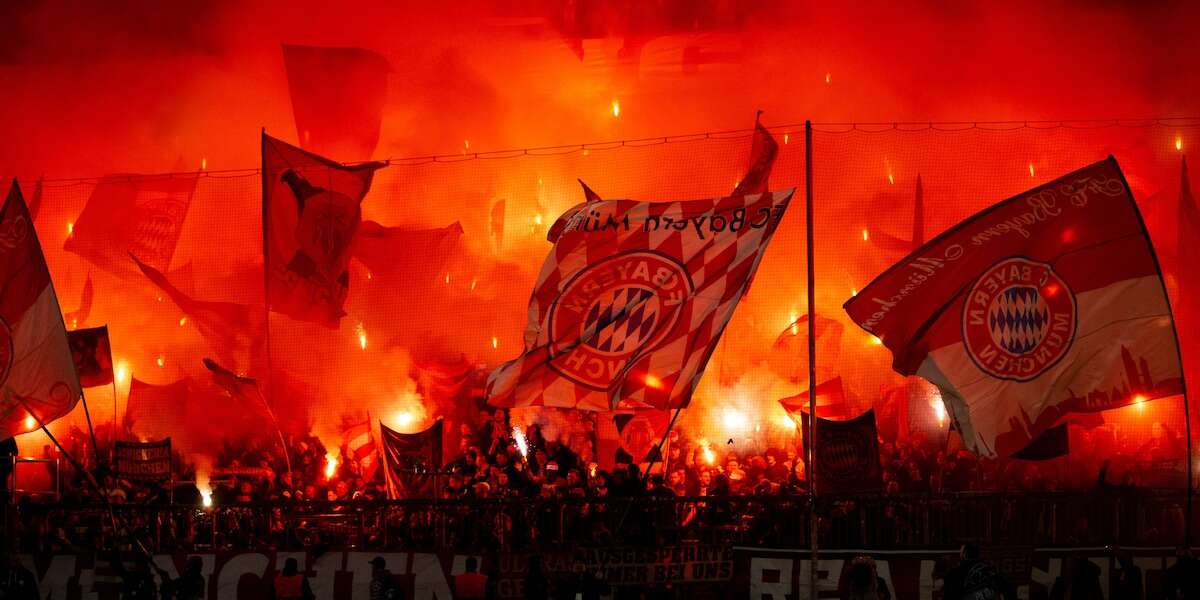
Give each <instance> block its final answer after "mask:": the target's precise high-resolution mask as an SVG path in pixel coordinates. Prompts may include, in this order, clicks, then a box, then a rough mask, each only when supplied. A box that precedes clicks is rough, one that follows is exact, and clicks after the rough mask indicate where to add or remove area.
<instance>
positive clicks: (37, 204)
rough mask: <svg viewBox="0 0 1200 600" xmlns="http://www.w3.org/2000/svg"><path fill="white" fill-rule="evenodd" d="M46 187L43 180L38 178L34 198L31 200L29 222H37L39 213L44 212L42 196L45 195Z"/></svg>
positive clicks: (34, 186) (34, 187) (34, 188)
mask: <svg viewBox="0 0 1200 600" xmlns="http://www.w3.org/2000/svg"><path fill="white" fill-rule="evenodd" d="M45 187H46V186H45V185H43V183H42V178H41V177H38V180H37V183H35V184H34V185H33V197H31V198H30V199H29V222H30V223H35V222H37V218H38V212H39V211H41V210H42V196H43V195H44V194H45V191H46V190H45Z"/></svg>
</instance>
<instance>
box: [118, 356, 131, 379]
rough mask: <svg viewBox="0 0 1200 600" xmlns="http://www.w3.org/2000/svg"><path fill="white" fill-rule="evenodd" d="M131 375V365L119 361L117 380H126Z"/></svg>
mask: <svg viewBox="0 0 1200 600" xmlns="http://www.w3.org/2000/svg"><path fill="white" fill-rule="evenodd" d="M128 376H129V365H128V364H127V363H126V362H125V361H123V360H122V361H118V362H117V381H124V380H125V378H126V377H128Z"/></svg>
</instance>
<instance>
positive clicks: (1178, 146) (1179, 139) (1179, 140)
mask: <svg viewBox="0 0 1200 600" xmlns="http://www.w3.org/2000/svg"><path fill="white" fill-rule="evenodd" d="M1175 150H1176V151H1177V152H1183V136H1182V135H1177V136H1175Z"/></svg>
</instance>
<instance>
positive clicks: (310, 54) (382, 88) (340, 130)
mask: <svg viewBox="0 0 1200 600" xmlns="http://www.w3.org/2000/svg"><path fill="white" fill-rule="evenodd" d="M283 64H284V68H285V69H286V70H287V80H288V90H289V91H290V92H291V97H292V114H293V115H294V116H295V118H296V133H297V135H299V139H300V146H301V147H303V148H305V149H307V150H310V151H312V152H317V153H320V154H326V155H333V156H345V157H347V158H349V159H351V160H367V159H370V158H371V155H372V154H373V153H374V152H375V146H376V145H377V144H378V143H379V126H380V123H381V122H382V121H383V105H384V102H385V101H386V100H387V83H388V72H389V71H390V70H391V67H390V66H389V65H388V61H387V59H386V58H384V57H383V56H381V55H379V54H378V53H376V52H372V51H371V50H365V49H363V48H320V47H315V46H294V45H290V44H284V45H283Z"/></svg>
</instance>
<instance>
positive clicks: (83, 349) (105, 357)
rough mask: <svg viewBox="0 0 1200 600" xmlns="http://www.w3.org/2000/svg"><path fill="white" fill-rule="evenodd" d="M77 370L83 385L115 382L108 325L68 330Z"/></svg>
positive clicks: (95, 385)
mask: <svg viewBox="0 0 1200 600" xmlns="http://www.w3.org/2000/svg"><path fill="white" fill-rule="evenodd" d="M67 343H68V344H69V345H70V346H71V357H72V358H73V359H74V361H75V372H76V373H77V374H78V375H79V385H80V386H82V387H85V388H87V387H97V386H101V385H109V384H111V383H112V382H113V361H112V349H111V346H110V345H109V342H108V326H107V325H102V326H100V327H93V328H91V329H76V330H74V331H69V332H67Z"/></svg>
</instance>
